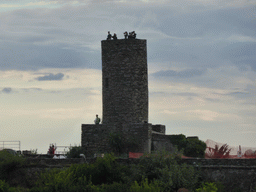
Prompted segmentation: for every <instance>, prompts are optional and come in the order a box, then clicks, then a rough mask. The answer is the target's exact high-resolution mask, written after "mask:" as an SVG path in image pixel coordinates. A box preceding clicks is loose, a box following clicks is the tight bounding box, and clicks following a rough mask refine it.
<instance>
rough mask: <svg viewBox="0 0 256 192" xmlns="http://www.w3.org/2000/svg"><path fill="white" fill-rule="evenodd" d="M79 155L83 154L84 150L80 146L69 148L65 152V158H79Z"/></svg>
mask: <svg viewBox="0 0 256 192" xmlns="http://www.w3.org/2000/svg"><path fill="white" fill-rule="evenodd" d="M80 154H85V149H84V148H82V147H81V146H74V147H70V148H69V151H68V152H67V158H81V157H80Z"/></svg>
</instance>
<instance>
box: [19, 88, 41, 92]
mask: <svg viewBox="0 0 256 192" xmlns="http://www.w3.org/2000/svg"><path fill="white" fill-rule="evenodd" d="M22 90H23V91H25V92H30V91H42V90H43V89H42V88H23V89H22Z"/></svg>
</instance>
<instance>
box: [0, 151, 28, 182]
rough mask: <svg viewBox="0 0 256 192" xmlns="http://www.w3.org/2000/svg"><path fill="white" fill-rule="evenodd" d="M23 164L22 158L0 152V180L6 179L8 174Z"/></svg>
mask: <svg viewBox="0 0 256 192" xmlns="http://www.w3.org/2000/svg"><path fill="white" fill-rule="evenodd" d="M23 164H24V158H22V157H19V156H17V155H13V154H11V153H9V152H8V151H5V150H3V151H0V179H3V180H6V179H8V176H9V174H10V173H11V172H12V171H14V170H15V169H17V168H19V167H21V166H22V165H23Z"/></svg>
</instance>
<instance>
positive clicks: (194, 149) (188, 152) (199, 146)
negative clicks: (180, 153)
mask: <svg viewBox="0 0 256 192" xmlns="http://www.w3.org/2000/svg"><path fill="white" fill-rule="evenodd" d="M205 149H206V144H205V142H203V141H201V140H199V139H187V145H186V148H185V150H184V155H185V156H188V157H200V158H204V156H205Z"/></svg>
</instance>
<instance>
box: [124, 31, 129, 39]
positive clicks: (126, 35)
mask: <svg viewBox="0 0 256 192" xmlns="http://www.w3.org/2000/svg"><path fill="white" fill-rule="evenodd" d="M124 38H125V39H127V38H128V33H127V31H125V32H124Z"/></svg>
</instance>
